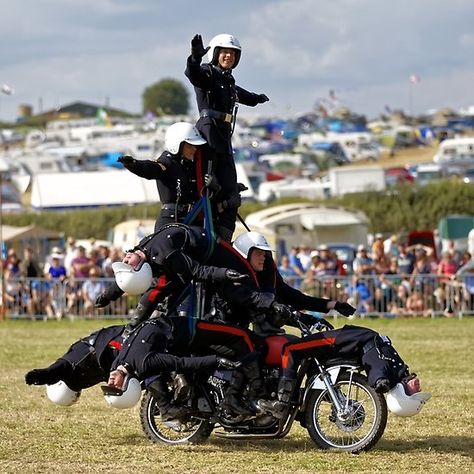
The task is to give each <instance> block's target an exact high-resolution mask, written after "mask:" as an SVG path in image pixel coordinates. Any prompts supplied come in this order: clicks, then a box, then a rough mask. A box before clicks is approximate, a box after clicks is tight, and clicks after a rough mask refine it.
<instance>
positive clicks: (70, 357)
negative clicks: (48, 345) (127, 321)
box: [25, 325, 125, 391]
mask: <svg viewBox="0 0 474 474" xmlns="http://www.w3.org/2000/svg"><path fill="white" fill-rule="evenodd" d="M124 328H125V326H123V325H122V326H110V327H107V328H103V329H100V330H99V331H95V332H93V333H92V334H90V335H89V336H87V337H84V338H82V339H80V340H79V341H77V342H75V343H74V344H72V345H71V347H70V348H69V350H68V351H67V352H66V353H65V354H64V355H63V356H61V357H60V358H59V359H57V360H56V362H54V363H53V364H51V365H50V366H49V367H47V368H45V369H33V370H31V371H30V372H28V373H27V374H26V375H25V381H26V383H27V384H28V385H32V384H34V385H44V384H48V385H51V384H55V383H57V382H59V381H60V380H62V381H64V382H65V383H66V385H67V386H68V387H69V388H70V389H71V390H74V391H80V390H82V389H85V388H88V387H92V386H93V385H95V384H97V383H99V382H103V381H107V379H108V376H109V372H110V367H111V365H112V362H113V361H114V359H115V357H116V356H117V354H118V352H119V349H120V348H121V347H122V337H121V334H122V333H123V331H124Z"/></svg>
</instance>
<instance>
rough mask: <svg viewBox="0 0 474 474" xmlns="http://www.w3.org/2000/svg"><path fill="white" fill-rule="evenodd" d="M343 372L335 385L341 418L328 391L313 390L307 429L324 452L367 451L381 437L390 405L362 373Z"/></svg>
mask: <svg viewBox="0 0 474 474" xmlns="http://www.w3.org/2000/svg"><path fill="white" fill-rule="evenodd" d="M350 377H351V374H349V373H344V374H343V375H342V376H341V377H340V378H339V380H338V381H337V383H336V385H335V389H336V392H337V393H338V395H339V397H340V399H341V403H342V405H343V406H344V407H345V410H344V412H343V413H342V414H340V415H339V416H338V414H337V410H336V407H335V406H334V404H333V402H332V401H331V398H330V396H329V393H328V391H327V390H312V391H311V393H310V395H309V398H308V403H307V407H306V426H307V430H308V432H309V435H310V436H311V439H312V440H313V441H314V442H315V443H316V444H317V445H318V446H319V447H320V448H322V449H336V450H339V451H347V452H350V453H358V452H360V451H368V450H369V449H370V448H372V447H373V446H375V444H376V443H377V442H378V440H379V439H380V438H381V437H382V435H383V432H384V430H385V426H386V424H387V404H386V402H385V397H384V396H383V395H382V394H379V393H377V392H375V390H374V389H373V388H372V387H370V386H369V384H368V382H367V379H366V378H365V377H364V376H362V375H360V374H352V382H350Z"/></svg>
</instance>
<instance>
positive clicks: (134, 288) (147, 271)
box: [112, 262, 153, 295]
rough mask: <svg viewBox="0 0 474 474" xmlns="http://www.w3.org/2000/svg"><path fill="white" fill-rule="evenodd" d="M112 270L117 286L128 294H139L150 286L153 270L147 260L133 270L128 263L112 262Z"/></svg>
mask: <svg viewBox="0 0 474 474" xmlns="http://www.w3.org/2000/svg"><path fill="white" fill-rule="evenodd" d="M112 270H113V271H114V273H115V281H116V282H117V285H118V287H119V288H120V289H121V290H122V291H124V292H125V293H127V294H129V295H140V294H142V293H144V292H145V291H146V290H148V288H150V285H151V280H152V278H153V272H152V271H151V267H150V265H149V264H148V263H147V262H144V263H142V265H141V267H140V268H139V269H138V270H134V269H133V268H132V267H131V266H130V265H128V263H123V262H114V263H112Z"/></svg>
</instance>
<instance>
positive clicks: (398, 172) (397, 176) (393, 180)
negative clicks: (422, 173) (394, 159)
mask: <svg viewBox="0 0 474 474" xmlns="http://www.w3.org/2000/svg"><path fill="white" fill-rule="evenodd" d="M413 181H414V178H413V175H412V174H411V173H410V171H409V170H408V169H406V168H404V167H402V166H398V167H393V168H387V169H385V184H386V185H387V186H398V185H400V184H410V183H413Z"/></svg>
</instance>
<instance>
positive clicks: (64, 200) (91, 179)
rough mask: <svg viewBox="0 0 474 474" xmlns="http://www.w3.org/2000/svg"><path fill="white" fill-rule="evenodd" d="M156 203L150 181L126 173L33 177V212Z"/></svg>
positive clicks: (88, 172)
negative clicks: (34, 210) (35, 210)
mask: <svg viewBox="0 0 474 474" xmlns="http://www.w3.org/2000/svg"><path fill="white" fill-rule="evenodd" d="M158 201H159V196H158V191H157V189H156V183H155V181H154V180H146V179H142V178H140V177H138V176H136V175H134V174H133V173H130V171H127V170H110V171H109V170H107V171H87V172H76V173H54V174H53V173H51V174H38V175H36V176H35V177H34V178H33V184H32V191H31V206H32V207H33V208H34V209H68V208H78V207H98V206H119V205H127V204H129V205H132V204H142V203H156V202H158Z"/></svg>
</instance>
